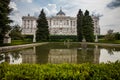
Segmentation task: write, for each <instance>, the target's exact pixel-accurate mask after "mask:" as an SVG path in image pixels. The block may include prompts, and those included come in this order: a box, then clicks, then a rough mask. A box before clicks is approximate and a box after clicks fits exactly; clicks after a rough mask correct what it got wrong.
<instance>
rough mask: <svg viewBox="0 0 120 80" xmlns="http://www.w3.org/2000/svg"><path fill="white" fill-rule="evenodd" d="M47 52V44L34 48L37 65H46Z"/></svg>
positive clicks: (48, 48)
mask: <svg viewBox="0 0 120 80" xmlns="http://www.w3.org/2000/svg"><path fill="white" fill-rule="evenodd" d="M49 50H50V45H49V44H46V45H41V46H36V55H37V63H40V64H45V63H48V54H49Z"/></svg>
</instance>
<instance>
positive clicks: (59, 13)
mask: <svg viewBox="0 0 120 80" xmlns="http://www.w3.org/2000/svg"><path fill="white" fill-rule="evenodd" d="M57 15H65V13H64V12H63V11H62V10H61V9H60V11H59V12H58V13H57Z"/></svg>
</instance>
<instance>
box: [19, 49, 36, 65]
mask: <svg viewBox="0 0 120 80" xmlns="http://www.w3.org/2000/svg"><path fill="white" fill-rule="evenodd" d="M21 52H22V63H36V47H33V48H30V49H27V50H22V51H21Z"/></svg>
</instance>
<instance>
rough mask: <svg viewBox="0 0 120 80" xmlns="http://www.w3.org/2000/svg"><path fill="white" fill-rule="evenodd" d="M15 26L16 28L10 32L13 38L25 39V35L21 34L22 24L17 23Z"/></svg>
mask: <svg viewBox="0 0 120 80" xmlns="http://www.w3.org/2000/svg"><path fill="white" fill-rule="evenodd" d="M13 28H14V29H13V30H12V31H11V34H10V36H11V38H12V39H13V40H20V39H23V36H22V34H21V31H22V30H21V28H20V26H19V25H15V26H13Z"/></svg>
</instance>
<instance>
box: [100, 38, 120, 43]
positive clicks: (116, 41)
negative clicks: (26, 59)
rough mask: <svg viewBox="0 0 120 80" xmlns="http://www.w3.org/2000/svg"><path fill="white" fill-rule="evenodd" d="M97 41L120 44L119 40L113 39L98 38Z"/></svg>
mask: <svg viewBox="0 0 120 80" xmlns="http://www.w3.org/2000/svg"><path fill="white" fill-rule="evenodd" d="M99 43H113V44H120V40H113V41H107V40H104V39H100V40H99Z"/></svg>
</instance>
